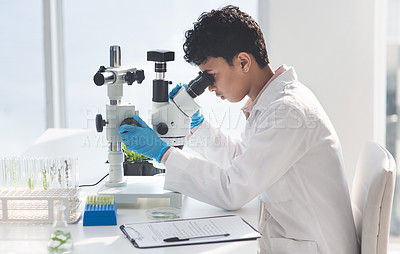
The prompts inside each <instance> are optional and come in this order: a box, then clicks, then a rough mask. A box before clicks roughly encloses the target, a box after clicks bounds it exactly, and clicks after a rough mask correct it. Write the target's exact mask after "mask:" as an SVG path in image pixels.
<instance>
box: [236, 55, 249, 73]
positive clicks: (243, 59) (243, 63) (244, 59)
mask: <svg viewBox="0 0 400 254" xmlns="http://www.w3.org/2000/svg"><path fill="white" fill-rule="evenodd" d="M237 59H238V61H239V64H240V67H241V68H242V70H243V71H244V72H248V71H249V70H250V67H251V57H250V55H249V54H248V53H246V52H240V53H239V54H238V55H237Z"/></svg>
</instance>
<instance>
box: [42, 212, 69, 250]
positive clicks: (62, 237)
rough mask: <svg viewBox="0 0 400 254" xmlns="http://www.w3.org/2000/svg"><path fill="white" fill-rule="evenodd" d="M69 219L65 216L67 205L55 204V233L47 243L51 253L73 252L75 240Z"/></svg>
mask: <svg viewBox="0 0 400 254" xmlns="http://www.w3.org/2000/svg"><path fill="white" fill-rule="evenodd" d="M67 227H68V224H67V220H66V218H65V206H64V205H55V206H54V222H53V228H54V229H53V230H54V231H53V233H52V234H51V235H50V240H49V243H48V245H47V248H48V250H49V253H54V254H55V253H57V254H58V253H63V254H66V253H72V249H73V242H72V237H71V232H70V231H69V230H68V228H67Z"/></svg>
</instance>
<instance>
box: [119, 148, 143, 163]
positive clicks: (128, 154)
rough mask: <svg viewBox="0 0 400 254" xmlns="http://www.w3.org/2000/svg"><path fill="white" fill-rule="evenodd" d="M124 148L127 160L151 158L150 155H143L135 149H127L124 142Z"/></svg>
mask: <svg viewBox="0 0 400 254" xmlns="http://www.w3.org/2000/svg"><path fill="white" fill-rule="evenodd" d="M122 149H123V150H124V154H125V156H124V157H125V161H129V162H132V163H134V162H135V161H143V160H148V159H149V157H146V156H144V155H141V154H138V153H135V152H133V151H130V150H128V149H126V146H125V144H124V143H122Z"/></svg>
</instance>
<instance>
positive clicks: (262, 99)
mask: <svg viewBox="0 0 400 254" xmlns="http://www.w3.org/2000/svg"><path fill="white" fill-rule="evenodd" d="M296 80H297V74H296V72H295V70H294V69H293V67H288V66H286V65H284V64H283V65H281V66H280V67H279V68H278V69H277V70H276V71H275V74H274V76H272V78H271V79H270V80H268V82H267V84H266V85H265V86H264V87H263V89H261V91H260V93H259V94H258V95H257V97H256V99H255V100H254V101H252V100H251V99H249V100H248V101H247V102H246V104H245V105H244V107H243V108H242V111H243V113H244V115H245V116H246V119H248V118H249V116H250V114H251V112H252V111H253V110H257V109H263V108H265V107H267V106H268V105H269V103H270V102H271V101H272V100H273V96H272V94H274V91H275V92H279V90H280V91H282V90H283V88H284V87H285V86H286V85H287V84H290V83H293V82H295V81H296Z"/></svg>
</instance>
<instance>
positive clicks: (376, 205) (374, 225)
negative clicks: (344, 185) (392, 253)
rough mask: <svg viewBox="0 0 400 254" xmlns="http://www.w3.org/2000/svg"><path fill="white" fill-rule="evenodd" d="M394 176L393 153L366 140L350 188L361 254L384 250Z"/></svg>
mask: <svg viewBox="0 0 400 254" xmlns="http://www.w3.org/2000/svg"><path fill="white" fill-rule="evenodd" d="M395 178H396V163H395V161H394V159H393V156H392V155H391V154H390V153H389V152H388V151H387V150H386V149H385V148H383V147H381V146H380V145H378V144H376V143H373V142H367V143H366V144H365V146H364V147H363V149H362V151H361V153H360V155H359V158H358V162H357V167H356V172H355V176H354V180H353V185H352V189H351V200H352V207H353V215H354V221H355V225H356V231H357V236H358V240H359V243H360V246H361V253H362V254H372V253H374V254H386V253H387V246H388V240H389V231H390V230H389V229H390V216H391V211H392V204H393V193H394V186H395Z"/></svg>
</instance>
